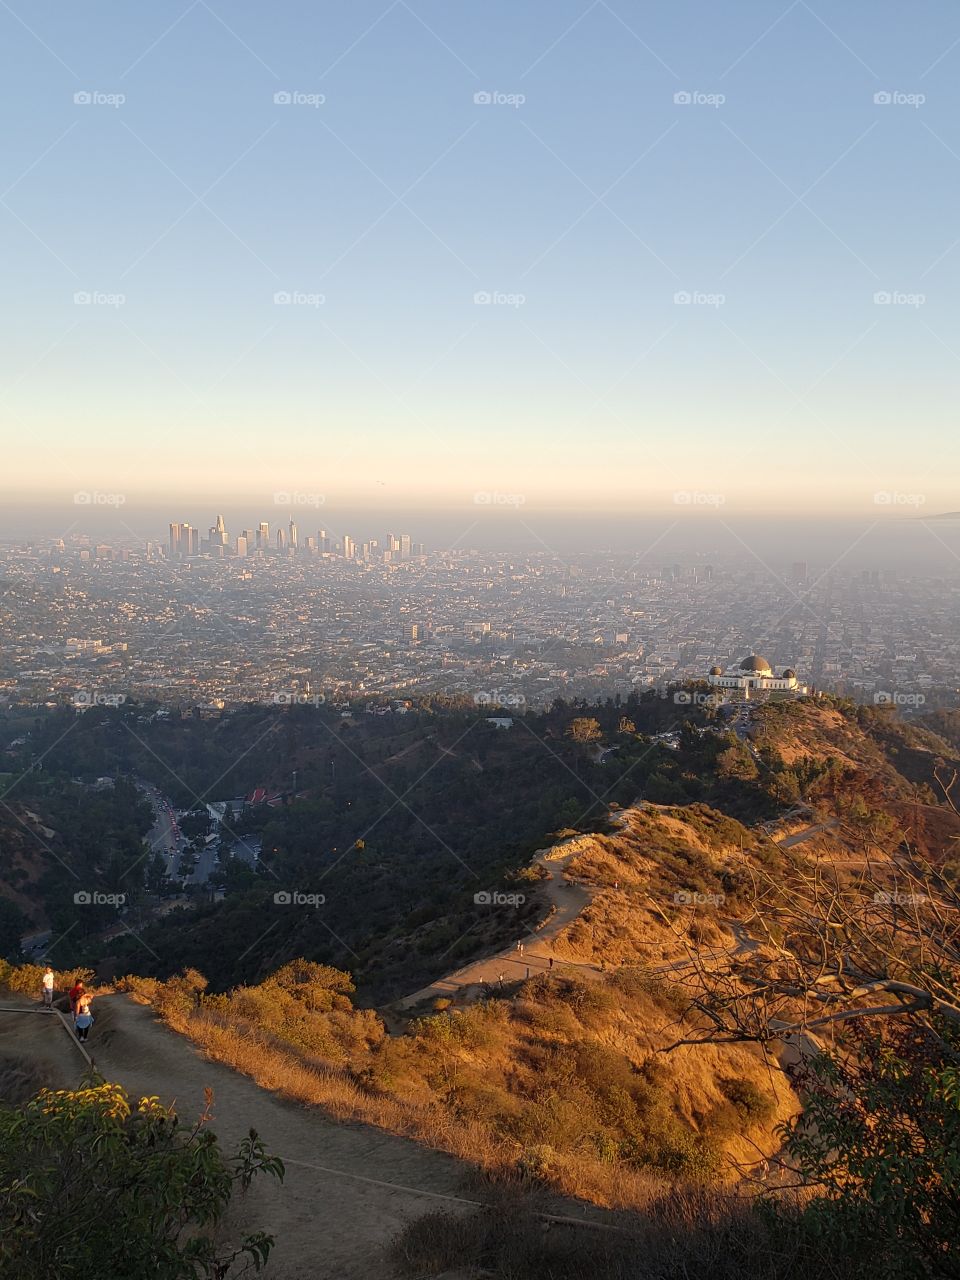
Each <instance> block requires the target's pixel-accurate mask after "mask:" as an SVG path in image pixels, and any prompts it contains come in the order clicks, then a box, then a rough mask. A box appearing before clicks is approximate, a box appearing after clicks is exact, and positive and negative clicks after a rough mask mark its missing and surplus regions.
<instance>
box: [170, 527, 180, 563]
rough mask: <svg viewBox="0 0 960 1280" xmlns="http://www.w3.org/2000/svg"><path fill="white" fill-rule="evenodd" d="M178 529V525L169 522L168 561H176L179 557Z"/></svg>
mask: <svg viewBox="0 0 960 1280" xmlns="http://www.w3.org/2000/svg"><path fill="white" fill-rule="evenodd" d="M180 528H181V526H180V525H179V524H175V523H173V522H171V524H170V559H171V560H176V559H177V557H178V556H179V555H180Z"/></svg>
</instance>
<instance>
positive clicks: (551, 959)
mask: <svg viewBox="0 0 960 1280" xmlns="http://www.w3.org/2000/svg"><path fill="white" fill-rule="evenodd" d="M550 968H551V969H552V968H553V956H551V957H550Z"/></svg>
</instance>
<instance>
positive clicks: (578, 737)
mask: <svg viewBox="0 0 960 1280" xmlns="http://www.w3.org/2000/svg"><path fill="white" fill-rule="evenodd" d="M567 734H568V736H569V737H571V738H572V739H573V740H574V742H597V741H599V739H600V721H599V720H594V719H593V717H592V716H577V717H576V718H575V719H573V720H571V721H570V724H569V726H568V727H567Z"/></svg>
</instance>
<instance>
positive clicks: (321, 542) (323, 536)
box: [317, 529, 330, 554]
mask: <svg viewBox="0 0 960 1280" xmlns="http://www.w3.org/2000/svg"><path fill="white" fill-rule="evenodd" d="M317 546H318V547H319V548H320V550H321V552H323V553H324V554H326V553H327V552H328V551H329V550H330V535H329V533H327V531H326V529H318V530H317Z"/></svg>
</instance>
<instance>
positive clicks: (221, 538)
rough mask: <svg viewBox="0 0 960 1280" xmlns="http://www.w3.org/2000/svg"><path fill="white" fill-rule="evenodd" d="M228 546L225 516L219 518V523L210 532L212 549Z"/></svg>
mask: <svg viewBox="0 0 960 1280" xmlns="http://www.w3.org/2000/svg"><path fill="white" fill-rule="evenodd" d="M225 546H227V526H226V525H225V524H224V522H223V516H217V523H216V524H215V525H214V526H213V528H212V529H211V530H210V548H211V550H212V549H213V548H214V547H225Z"/></svg>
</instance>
